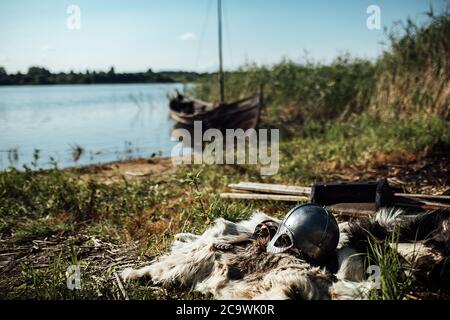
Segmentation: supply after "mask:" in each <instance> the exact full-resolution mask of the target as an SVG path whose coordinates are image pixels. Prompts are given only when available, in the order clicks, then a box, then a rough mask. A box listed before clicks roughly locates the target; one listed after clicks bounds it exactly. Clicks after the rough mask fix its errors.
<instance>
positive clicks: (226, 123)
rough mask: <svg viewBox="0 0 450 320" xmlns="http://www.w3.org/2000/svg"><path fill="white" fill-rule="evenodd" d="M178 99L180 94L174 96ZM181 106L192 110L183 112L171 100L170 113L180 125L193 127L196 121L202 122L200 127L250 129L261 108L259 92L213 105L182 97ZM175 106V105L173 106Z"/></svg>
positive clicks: (255, 123) (255, 125)
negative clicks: (230, 101)
mask: <svg viewBox="0 0 450 320" xmlns="http://www.w3.org/2000/svg"><path fill="white" fill-rule="evenodd" d="M175 99H177V100H178V102H179V101H180V96H179V97H177V98H175ZM182 99H184V100H183V103H184V105H183V106H188V107H187V109H189V111H190V110H192V113H187V112H183V111H182V110H179V109H180V107H179V106H180V105H179V104H178V105H176V102H174V100H172V102H171V110H170V114H171V116H172V118H173V119H174V120H175V121H176V122H177V123H179V124H181V125H182V126H186V127H193V126H194V123H195V122H196V121H201V122H202V127H203V128H204V129H205V130H207V129H211V128H215V129H220V130H226V129H244V130H248V129H252V128H256V127H257V125H258V122H259V116H260V112H261V108H262V98H261V94H259V95H255V96H252V97H249V98H246V99H242V100H239V101H236V102H232V103H226V104H221V105H216V106H215V105H213V104H209V103H206V102H203V101H200V100H195V99H191V98H184V97H182ZM174 106H177V107H174Z"/></svg>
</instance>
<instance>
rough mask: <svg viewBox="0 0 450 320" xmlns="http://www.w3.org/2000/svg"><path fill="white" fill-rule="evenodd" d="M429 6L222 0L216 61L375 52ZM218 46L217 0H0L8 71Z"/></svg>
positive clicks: (198, 67)
mask: <svg viewBox="0 0 450 320" xmlns="http://www.w3.org/2000/svg"><path fill="white" fill-rule="evenodd" d="M430 3H431V4H432V5H433V7H434V8H435V11H438V10H439V9H440V8H443V7H444V5H445V4H446V3H448V2H446V1H445V0H395V1H394V0H340V1H337V0H335V1H333V0H328V1H324V0H314V1H306V0H223V15H224V23H223V32H224V36H223V39H224V51H223V55H224V64H225V68H226V69H228V70H230V69H235V68H237V67H239V66H242V65H243V64H245V63H250V62H251V63H257V64H265V65H270V64H273V63H276V62H278V61H280V60H281V59H283V58H290V59H292V60H294V61H298V62H302V61H304V60H305V59H309V60H314V61H316V62H322V63H329V62H330V61H332V60H333V58H335V57H336V56H338V55H339V54H343V53H350V54H351V55H352V56H355V57H361V58H368V59H374V58H376V57H377V56H378V55H379V54H380V53H381V52H382V51H383V49H385V48H386V45H385V44H382V42H383V41H385V40H386V35H385V32H384V30H383V28H384V27H392V26H393V24H394V22H395V21H399V20H405V19H406V18H407V17H411V18H413V19H415V20H417V21H424V20H425V15H424V12H425V11H426V10H427V9H428V8H429V6H430ZM72 5H75V6H76V7H77V8H79V13H80V14H79V15H77V14H76V12H74V11H70V10H69V11H68V9H70V7H71V6H72ZM371 5H376V6H378V7H379V8H380V18H381V20H380V21H381V30H377V29H369V28H368V27H367V20H368V19H369V18H370V16H371V13H369V14H368V13H367V8H368V7H369V6H371ZM78 17H79V19H77V18H78ZM74 19H75V20H74ZM74 21H75V22H74ZM78 22H79V24H78ZM78 26H79V28H77V27H78ZM217 51H218V49H217V9H216V0H70V1H68V0H40V1H35V0H0V66H3V67H5V69H6V70H7V72H9V73H15V72H17V71H21V72H26V71H27V70H28V68H29V67H30V66H43V67H46V68H48V69H49V70H51V71H52V72H60V71H64V72H68V71H70V70H73V71H76V72H79V71H83V72H84V71H86V70H97V71H100V70H108V69H109V68H110V67H112V66H114V67H115V70H116V72H138V71H145V70H148V69H150V68H151V69H153V70H154V71H161V70H188V71H212V70H215V69H216V68H217V66H218V57H217Z"/></svg>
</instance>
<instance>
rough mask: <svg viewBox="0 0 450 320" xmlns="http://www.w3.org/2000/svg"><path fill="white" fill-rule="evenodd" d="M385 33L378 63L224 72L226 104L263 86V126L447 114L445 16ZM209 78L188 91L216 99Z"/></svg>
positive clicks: (449, 63) (449, 19)
mask: <svg viewBox="0 0 450 320" xmlns="http://www.w3.org/2000/svg"><path fill="white" fill-rule="evenodd" d="M427 16H428V21H427V22H426V23H424V24H421V25H419V24H417V23H415V22H414V21H412V20H411V19H408V20H407V21H406V23H398V24H397V26H396V27H394V28H392V29H391V30H390V31H388V34H387V35H388V38H389V48H388V50H387V51H385V52H384V53H383V54H382V56H381V57H380V58H379V59H378V60H377V61H375V62H371V61H367V60H364V59H356V58H352V57H350V56H348V55H344V56H341V57H338V58H336V59H335V60H334V61H333V62H332V63H331V64H329V65H322V64H317V63H314V62H307V63H303V64H299V63H296V62H293V61H291V60H287V59H285V60H283V61H281V62H280V63H277V64H275V65H272V66H258V65H256V64H249V65H246V66H244V67H242V68H240V69H239V70H237V71H236V72H229V73H227V74H226V93H227V99H230V100H231V99H236V98H239V97H242V96H246V95H250V94H253V93H255V92H256V90H257V88H258V86H259V85H260V84H264V85H265V93H266V97H267V99H266V109H265V111H264V117H263V120H264V122H265V125H266V126H276V127H279V128H284V127H291V128H292V127H293V126H294V127H295V128H296V130H297V132H298V130H300V129H301V128H302V127H303V125H304V124H305V123H306V122H309V121H316V122H317V121H319V122H322V123H324V122H327V121H334V120H336V119H338V120H340V121H342V120H346V119H347V118H348V117H351V116H354V115H355V114H362V113H367V112H369V113H370V114H371V115H372V116H374V117H380V118H382V119H384V120H389V119H393V118H404V119H408V118H410V117H416V118H417V117H418V116H421V117H427V116H429V115H431V116H439V117H441V118H443V119H445V120H448V117H449V110H450V107H449V101H450V37H449V36H448V35H449V34H450V14H449V11H448V10H444V11H443V12H441V13H439V14H438V15H436V14H434V13H433V11H432V10H431V9H430V11H429V12H428V13H427ZM211 80H212V79H210V78H206V79H203V80H201V81H200V82H199V83H198V85H197V86H195V87H194V88H192V89H191V90H192V94H194V95H196V96H198V97H200V98H203V99H208V100H213V101H214V100H217V97H218V96H219V94H218V84H217V81H211Z"/></svg>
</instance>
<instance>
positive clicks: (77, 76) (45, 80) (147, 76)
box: [0, 67, 202, 85]
mask: <svg viewBox="0 0 450 320" xmlns="http://www.w3.org/2000/svg"><path fill="white" fill-rule="evenodd" d="M201 76H202V74H199V73H195V72H184V71H163V72H153V71H152V70H151V69H149V70H148V71H146V72H137V73H116V72H115V70H114V68H113V67H112V68H111V69H110V70H109V71H108V72H96V71H89V70H88V71H86V72H85V73H75V72H73V71H71V72H69V73H64V72H60V73H51V72H50V71H49V70H47V69H45V68H42V67H30V68H29V69H28V72H27V73H25V74H24V73H21V72H17V73H15V74H8V73H7V72H6V70H5V68H3V67H0V85H38V84H96V83H101V84H111V83H174V82H193V81H196V80H198V78H200V77H201Z"/></svg>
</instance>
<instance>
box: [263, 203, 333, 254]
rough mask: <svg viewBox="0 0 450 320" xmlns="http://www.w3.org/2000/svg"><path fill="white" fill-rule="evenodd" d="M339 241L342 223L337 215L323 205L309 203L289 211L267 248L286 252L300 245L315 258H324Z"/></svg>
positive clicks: (299, 248) (270, 250) (277, 251)
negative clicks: (340, 223)
mask: <svg viewBox="0 0 450 320" xmlns="http://www.w3.org/2000/svg"><path fill="white" fill-rule="evenodd" d="M338 242H339V227H338V224H337V222H336V219H335V218H334V217H333V215H332V214H330V213H329V212H328V211H327V210H325V209H324V208H323V207H321V206H318V205H316V204H306V205H301V206H298V207H295V208H294V209H292V210H291V211H289V213H288V214H287V215H286V217H285V218H284V220H283V221H282V222H281V223H280V226H279V227H278V230H277V233H276V234H275V236H274V237H273V238H272V240H271V241H270V242H269V243H268V245H267V251H268V252H272V253H282V252H286V251H287V250H289V249H291V248H296V249H298V250H299V251H300V252H302V253H303V254H305V255H306V256H308V257H310V258H312V259H315V260H321V259H323V258H324V257H326V256H327V255H328V254H330V253H332V252H333V251H334V250H335V249H336V247H337V245H338Z"/></svg>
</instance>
